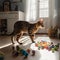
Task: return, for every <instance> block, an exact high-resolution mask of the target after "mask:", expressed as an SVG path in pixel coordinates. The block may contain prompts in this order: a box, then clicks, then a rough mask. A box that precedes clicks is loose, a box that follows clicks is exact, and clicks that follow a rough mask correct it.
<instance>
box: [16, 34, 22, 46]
mask: <svg viewBox="0 0 60 60" xmlns="http://www.w3.org/2000/svg"><path fill="white" fill-rule="evenodd" d="M22 35H23V33H19V34H17V37H16V40H17V42H18V43H19V44H20V45H21V44H22V43H20V42H19V38H21V36H22Z"/></svg>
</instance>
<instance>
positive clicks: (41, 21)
mask: <svg viewBox="0 0 60 60" xmlns="http://www.w3.org/2000/svg"><path fill="white" fill-rule="evenodd" d="M38 26H39V28H41V29H42V28H43V27H44V21H43V19H40V20H39V21H38Z"/></svg>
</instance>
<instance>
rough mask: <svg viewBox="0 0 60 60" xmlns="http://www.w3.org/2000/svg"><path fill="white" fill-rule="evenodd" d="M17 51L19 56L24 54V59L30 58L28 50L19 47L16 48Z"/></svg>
mask: <svg viewBox="0 0 60 60" xmlns="http://www.w3.org/2000/svg"><path fill="white" fill-rule="evenodd" d="M16 49H17V51H18V53H19V54H22V55H24V56H25V57H24V59H25V58H27V57H28V52H27V51H26V50H24V49H21V48H20V47H19V46H16Z"/></svg>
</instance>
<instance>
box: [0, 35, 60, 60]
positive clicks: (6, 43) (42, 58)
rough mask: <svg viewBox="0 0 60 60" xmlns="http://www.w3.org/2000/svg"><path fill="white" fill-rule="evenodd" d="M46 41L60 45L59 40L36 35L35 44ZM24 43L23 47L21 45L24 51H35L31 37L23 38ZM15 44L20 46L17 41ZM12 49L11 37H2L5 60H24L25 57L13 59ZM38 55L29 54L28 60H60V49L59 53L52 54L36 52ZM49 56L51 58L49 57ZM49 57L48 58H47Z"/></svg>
mask: <svg viewBox="0 0 60 60" xmlns="http://www.w3.org/2000/svg"><path fill="white" fill-rule="evenodd" d="M40 40H44V41H48V42H53V43H54V44H57V43H60V40H59V39H51V38H49V36H48V35H44V34H42V35H36V39H35V42H37V41H40ZM20 42H23V45H20V47H21V48H23V49H28V48H30V49H31V50H33V49H35V48H34V45H33V44H31V40H30V38H29V36H23V37H22V38H21V41H20ZM15 43H16V44H18V43H17V42H16V40H15ZM11 48H12V43H11V37H10V36H0V50H1V51H3V52H4V53H5V60H23V57H24V56H18V57H17V58H13V57H12V54H11V52H12V51H11ZM35 51H36V55H35V56H34V57H32V56H31V54H29V56H28V58H27V59H26V60H60V57H59V56H60V47H59V51H58V52H55V53H53V54H52V52H48V51H46V50H40V51H39V50H35ZM48 55H49V56H48ZM46 56H47V57H46Z"/></svg>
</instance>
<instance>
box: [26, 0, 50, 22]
mask: <svg viewBox="0 0 60 60" xmlns="http://www.w3.org/2000/svg"><path fill="white" fill-rule="evenodd" d="M48 16H49V0H26V15H25V19H26V21H32V22H33V21H36V20H38V18H44V17H48Z"/></svg>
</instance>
